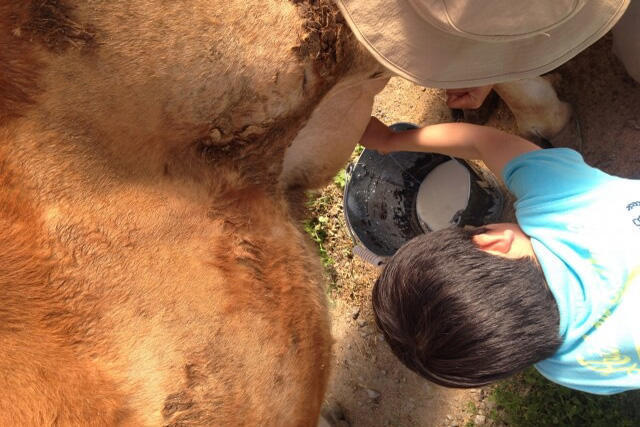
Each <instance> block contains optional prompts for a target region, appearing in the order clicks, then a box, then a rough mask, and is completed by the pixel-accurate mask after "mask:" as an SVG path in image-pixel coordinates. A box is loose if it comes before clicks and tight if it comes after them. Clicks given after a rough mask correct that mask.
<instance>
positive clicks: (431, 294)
mask: <svg viewBox="0 0 640 427" xmlns="http://www.w3.org/2000/svg"><path fill="white" fill-rule="evenodd" d="M361 143H362V144H363V145H364V146H365V147H368V148H371V149H376V150H378V151H381V152H391V151H427V152H437V153H441V154H447V155H451V156H455V157H461V158H465V159H479V160H482V161H484V163H485V164H486V165H487V166H488V167H489V168H490V169H491V171H493V173H494V174H496V175H498V176H502V177H503V179H504V182H505V184H506V185H507V187H508V188H509V189H510V190H511V191H512V192H513V193H514V195H515V197H516V199H517V201H516V203H515V208H516V217H517V221H518V223H517V224H514V223H505V224H490V225H487V226H485V227H482V228H477V229H459V228H455V227H454V228H449V229H445V230H442V231H436V232H432V233H427V234H424V235H421V236H418V237H416V238H415V239H413V240H411V241H410V242H408V243H407V244H406V245H404V246H403V247H402V248H400V250H399V251H398V252H397V253H396V254H395V255H394V256H393V258H392V259H391V260H390V262H389V263H388V264H387V265H386V266H385V268H384V270H383V272H382V274H381V275H380V277H379V278H378V280H377V282H376V284H375V286H374V289H373V308H374V312H375V315H376V321H377V322H378V325H379V327H380V328H381V329H382V331H383V333H384V335H385V337H386V340H387V342H388V343H389V345H390V346H391V349H392V350H393V352H394V353H395V354H396V356H397V357H398V358H399V359H400V360H401V361H402V362H403V363H404V364H405V365H407V366H408V367H409V368H410V369H412V370H414V371H415V372H417V373H419V374H420V375H422V376H424V377H425V378H427V379H429V380H431V381H433V382H435V383H438V384H441V385H444V386H448V387H479V386H483V385H486V384H489V383H491V382H494V381H496V380H499V379H502V378H505V377H508V376H510V375H512V374H514V373H516V372H518V371H520V370H522V369H524V368H526V367H528V366H530V365H531V364H535V366H536V368H537V369H538V370H539V371H540V373H542V375H544V376H545V377H547V378H548V379H550V380H552V381H554V382H556V383H559V384H562V385H565V386H567V387H570V388H574V389H578V390H582V391H587V392H591V393H597V394H612V393H618V392H622V391H626V390H631V389H637V388H640V310H638V307H640V256H638V254H639V253H640V181H637V180H629V179H623V178H618V177H614V176H611V175H607V174H606V173H604V172H602V171H600V170H598V169H595V168H592V167H590V166H588V165H587V164H586V163H585V162H584V160H583V159H582V157H581V155H580V154H578V153H577V152H575V151H573V150H569V149H565V148H554V149H549V150H541V149H539V147H537V146H536V145H534V144H533V143H531V142H529V141H526V140H524V139H522V138H519V137H517V136H514V135H510V134H506V133H504V132H501V131H498V130H496V129H492V128H488V127H481V126H474V125H469V124H461V123H449V124H439V125H434V126H428V127H425V128H422V129H416V130H412V131H406V132H401V133H393V132H391V131H390V130H389V129H388V128H387V127H386V126H385V125H384V124H382V123H381V122H380V121H378V120H377V119H375V118H372V120H371V122H370V124H369V126H368V128H367V130H366V131H365V134H364V135H363V137H362V140H361Z"/></svg>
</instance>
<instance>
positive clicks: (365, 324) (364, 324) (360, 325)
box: [357, 319, 367, 328]
mask: <svg viewBox="0 0 640 427" xmlns="http://www.w3.org/2000/svg"><path fill="white" fill-rule="evenodd" d="M357 323H358V326H359V327H361V328H363V327H365V326H367V321H366V320H364V319H360V320H358V322H357Z"/></svg>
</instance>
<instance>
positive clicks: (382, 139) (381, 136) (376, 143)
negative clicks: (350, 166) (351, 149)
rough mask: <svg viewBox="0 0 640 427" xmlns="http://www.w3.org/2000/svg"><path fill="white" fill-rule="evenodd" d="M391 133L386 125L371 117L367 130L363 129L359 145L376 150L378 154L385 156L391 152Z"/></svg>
mask: <svg viewBox="0 0 640 427" xmlns="http://www.w3.org/2000/svg"><path fill="white" fill-rule="evenodd" d="M392 136H393V131H392V130H391V129H389V127H388V126H387V125H385V124H384V123H382V122H381V121H380V120H378V119H376V118H375V117H371V120H370V121H369V125H368V126H367V129H365V131H364V134H362V138H360V144H362V145H363V146H365V147H366V148H369V149H371V150H376V151H378V152H379V153H380V154H387V153H388V152H390V151H393V150H392V148H391V137H392Z"/></svg>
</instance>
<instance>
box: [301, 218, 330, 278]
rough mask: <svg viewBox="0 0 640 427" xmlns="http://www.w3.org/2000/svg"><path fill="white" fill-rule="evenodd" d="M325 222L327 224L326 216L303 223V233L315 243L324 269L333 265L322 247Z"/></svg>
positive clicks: (325, 233)
mask: <svg viewBox="0 0 640 427" xmlns="http://www.w3.org/2000/svg"><path fill="white" fill-rule="evenodd" d="M327 222H329V218H327V217H326V216H317V217H314V218H311V219H308V220H306V221H305V222H304V231H306V232H307V234H308V235H309V236H311V239H312V240H313V241H314V242H316V245H317V246H318V252H319V253H320V257H321V258H322V265H324V267H325V268H327V267H329V266H330V265H332V264H333V260H332V259H331V257H330V256H329V254H328V253H327V250H326V249H325V247H324V242H325V240H326V239H327V230H326V224H327Z"/></svg>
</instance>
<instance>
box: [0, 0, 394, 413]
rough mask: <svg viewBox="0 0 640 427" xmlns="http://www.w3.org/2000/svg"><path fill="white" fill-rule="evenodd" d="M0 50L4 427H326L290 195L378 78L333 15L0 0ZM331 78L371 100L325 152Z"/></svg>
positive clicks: (197, 1)
mask: <svg viewBox="0 0 640 427" xmlns="http://www.w3.org/2000/svg"><path fill="white" fill-rule="evenodd" d="M16 3H19V4H16ZM309 3H313V4H312V5H311V4H309ZM0 46H2V49H0V185H1V187H0V248H2V249H1V251H2V252H1V253H0V292H1V294H2V295H1V298H0V343H1V344H0V390H1V391H0V424H1V425H25V424H34V425H46V424H59V425H69V424H75V425H93V424H95V425H103V424H116V423H120V424H125V425H127V424H128V425H145V424H146V425H158V424H176V425H178V424H183V423H184V424H189V423H198V424H204V425H239V424H244V425H310V424H314V423H315V422H316V420H317V416H318V413H319V408H320V404H321V402H322V396H323V393H324V389H325V386H326V381H327V375H328V368H329V355H330V346H331V338H330V334H329V324H328V315H327V310H326V306H325V297H324V290H323V287H322V285H321V283H320V282H321V280H320V278H321V274H320V271H319V267H318V262H317V260H316V257H315V256H314V250H313V248H310V247H309V245H308V244H307V241H306V240H305V238H304V236H303V234H302V233H301V232H300V230H299V228H298V227H297V222H296V221H295V220H294V218H293V214H292V212H293V211H292V209H291V206H290V204H289V203H288V200H291V199H292V198H291V197H289V196H290V194H291V192H295V191H297V190H298V189H300V188H306V187H307V186H309V185H317V184H319V183H321V181H322V180H323V179H325V178H326V177H327V176H330V175H331V174H332V173H334V172H335V169H336V167H338V166H340V165H341V164H342V163H343V162H344V161H345V160H346V155H348V152H350V150H351V149H352V148H353V146H354V145H355V143H356V141H357V139H358V136H359V133H360V132H361V129H363V128H364V126H365V125H366V123H367V119H368V115H369V112H370V108H371V102H372V96H373V94H374V93H375V92H376V91H377V90H379V89H380V87H381V86H382V84H383V80H384V77H381V76H380V73H379V71H380V70H379V67H378V66H377V65H376V64H375V63H374V62H373V61H372V60H371V59H370V58H369V57H368V55H366V54H365V53H364V51H363V50H361V49H360V48H359V47H358V45H357V42H356V41H355V40H354V39H353V38H352V36H351V35H350V33H349V32H348V30H347V29H346V27H345V26H344V25H343V24H341V23H340V20H339V17H337V16H336V11H335V8H334V7H333V6H332V5H330V4H329V3H328V2H325V1H313V2H298V1H295V2H290V1H285V0H272V1H267V2H262V1H260V2H258V1H247V0H237V1H205V0H190V1H187V2H166V1H161V0H140V1H132V2H129V1H109V2H107V1H87V2H80V1H77V2H72V1H68V2H64V1H57V0H38V1H35V0H34V1H26V2H13V1H10V0H1V1H0ZM380 79H382V80H380ZM341 82H342V83H341ZM341 85H342V86H341ZM334 87H335V88H342V87H344V88H346V89H345V90H347V91H356V92H358V91H359V93H361V99H360V101H359V103H360V104H361V106H360V107H358V108H356V109H354V110H353V111H354V114H355V116H354V117H355V119H354V120H349V119H348V116H345V114H346V113H349V112H350V111H352V108H351V106H349V105H344V104H341V105H342V106H341V107H340V108H342V111H344V112H345V114H343V115H342V117H341V118H342V119H343V120H344V121H345V123H348V124H349V128H350V129H351V130H350V131H348V132H346V133H343V134H342V136H341V138H339V140H336V141H334V144H335V143H338V146H340V147H342V148H336V149H335V150H329V151H328V152H330V153H331V156H328V157H327V161H318V154H316V155H314V157H313V158H312V159H311V160H310V157H309V155H308V154H307V153H309V152H317V151H318V149H319V148H321V147H322V146H323V144H324V142H319V141H326V139H323V140H318V139H315V138H313V135H311V136H310V135H309V134H307V135H306V136H304V135H302V136H301V137H300V138H299V139H298V140H297V141H296V142H295V143H293V141H294V139H295V137H296V135H297V134H298V133H299V130H300V129H301V128H302V127H303V126H304V124H305V123H306V122H307V121H308V119H309V117H310V116H311V115H312V112H313V110H314V108H315V107H316V106H317V105H318V104H319V103H320V102H321V101H322V100H323V98H326V96H325V95H326V94H327V93H330V94H331V97H332V99H336V100H340V101H339V102H342V100H343V99H344V98H345V95H344V94H343V95H340V93H342V92H341V91H342V90H343V89H340V90H338V89H336V90H334V91H333V92H330V91H331V90H332V88H334ZM334 96H335V97H334ZM341 96H342V98H341ZM330 103H331V102H327V101H325V103H324V105H328V104H330ZM367 109H368V110H367ZM332 110H333V108H331V106H330V105H329V106H328V107H325V111H332ZM365 111H366V114H365V113H364V112H365ZM323 114H325V113H319V116H322V115H323ZM316 116H318V114H317V115H316ZM318 120H320V121H318ZM312 122H313V120H312ZM321 122H322V120H321V119H317V120H316V125H314V126H318V123H321ZM328 125H331V124H330V123H329V124H328ZM319 137H322V135H319ZM326 143H327V144H330V143H331V141H326ZM289 146H291V149H290V150H289V153H288V154H287V158H288V160H287V161H285V152H286V150H287V148H288V147H289ZM308 147H315V148H312V149H311V150H309V148H308ZM320 152H322V150H320ZM336 153H337V154H336ZM285 163H286V166H283V165H285ZM293 199H295V198H293Z"/></svg>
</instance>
